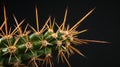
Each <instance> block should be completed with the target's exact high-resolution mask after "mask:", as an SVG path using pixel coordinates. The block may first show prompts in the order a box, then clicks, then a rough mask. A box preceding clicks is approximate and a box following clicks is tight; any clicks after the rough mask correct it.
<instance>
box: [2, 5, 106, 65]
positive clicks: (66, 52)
mask: <svg viewBox="0 0 120 67" xmlns="http://www.w3.org/2000/svg"><path fill="white" fill-rule="evenodd" d="M94 9H95V8H93V9H92V10H90V11H89V12H88V13H87V14H86V15H85V16H84V17H83V18H82V19H80V20H79V21H78V22H77V23H76V24H75V25H73V26H72V27H70V26H69V25H66V17H67V12H68V9H66V11H65V15H64V20H63V22H62V24H61V25H58V24H57V22H56V21H55V19H54V20H53V21H51V17H49V18H48V19H47V21H46V22H45V24H44V26H43V27H42V29H40V28H39V21H38V10H37V8H36V28H34V27H32V26H31V25H29V24H27V25H26V27H25V28H24V30H23V29H22V26H21V25H22V24H23V22H24V19H23V20H22V21H21V22H18V21H17V19H16V17H15V15H13V18H14V20H15V23H16V26H15V28H14V29H11V28H8V22H7V15H6V8H5V6H4V21H3V23H2V25H1V26H0V31H1V32H0V66H4V67H8V66H13V67H26V66H28V67H29V66H30V67H39V66H43V65H49V66H50V67H52V66H53V61H52V58H53V57H56V58H57V60H58V62H59V61H60V59H61V61H62V62H64V61H65V62H66V63H67V64H68V66H69V67H71V65H70V63H69V61H68V60H67V59H68V58H69V56H71V55H73V54H74V53H77V54H79V55H81V56H84V55H83V54H82V53H81V52H80V51H79V50H78V49H76V48H75V47H73V44H75V45H81V44H87V43H88V42H96V43H107V42H106V41H97V40H86V39H79V38H77V35H79V34H80V33H83V32H86V31H87V29H85V30H82V31H76V29H77V28H78V27H79V25H80V23H81V22H82V21H83V20H84V19H85V18H86V17H87V16H88V15H90V14H91V13H92V12H93V10H94ZM55 26H57V28H58V29H57V31H55V30H54V28H55ZM66 26H67V27H66ZM28 27H29V28H30V29H31V30H30V29H29V30H28ZM71 43H72V44H71Z"/></svg>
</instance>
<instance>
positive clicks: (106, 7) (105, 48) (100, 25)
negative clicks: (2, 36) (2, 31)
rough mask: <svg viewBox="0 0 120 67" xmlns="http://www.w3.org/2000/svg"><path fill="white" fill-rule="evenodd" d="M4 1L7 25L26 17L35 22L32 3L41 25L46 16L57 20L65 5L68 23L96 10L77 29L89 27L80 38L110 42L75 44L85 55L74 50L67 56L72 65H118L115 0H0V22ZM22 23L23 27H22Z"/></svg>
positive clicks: (60, 65)
mask: <svg viewBox="0 0 120 67" xmlns="http://www.w3.org/2000/svg"><path fill="white" fill-rule="evenodd" d="M3 4H5V5H6V7H7V16H8V19H9V25H13V24H14V23H15V22H14V20H13V17H12V15H13V14H15V16H16V17H17V19H18V21H21V20H22V19H23V18H26V21H25V23H24V24H26V23H30V24H31V25H33V26H34V25H35V5H37V6H38V10H39V11H38V12H39V22H40V25H41V26H42V25H43V24H44V22H45V21H46V20H47V18H48V16H52V18H54V17H55V18H56V21H57V23H58V24H60V23H61V22H62V20H63V17H64V12H65V9H66V7H68V17H67V23H68V24H70V26H72V25H73V24H75V23H76V22H77V21H78V20H79V19H80V18H82V17H83V16H84V15H85V14H86V13H87V12H89V11H90V10H91V9H92V8H94V7H96V9H95V11H94V12H93V13H92V14H91V15H90V16H89V17H88V18H86V20H84V21H83V23H81V25H80V27H79V28H78V30H82V29H88V31H87V32H86V33H83V34H81V35H79V37H80V38H83V39H97V40H105V41H109V42H111V43H110V44H95V43H90V44H88V45H83V46H78V47H77V48H78V49H80V50H81V51H82V53H83V54H84V55H85V56H86V57H87V58H83V57H81V56H79V55H77V54H75V55H73V56H72V57H70V59H69V61H70V63H71V65H72V67H119V66H120V62H119V60H120V59H119V57H120V55H119V53H120V52H119V49H120V48H119V46H118V45H119V39H118V38H119V34H118V32H119V24H118V22H119V19H118V16H119V14H118V13H119V7H118V6H119V5H118V4H119V3H118V1H116V0H110V1H109V0H105V1H102V0H59V1H58V0H48V1H47V0H0V24H1V23H2V21H3ZM24 24H23V27H24ZM54 67H67V64H62V63H59V64H56V63H55V64H54Z"/></svg>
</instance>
